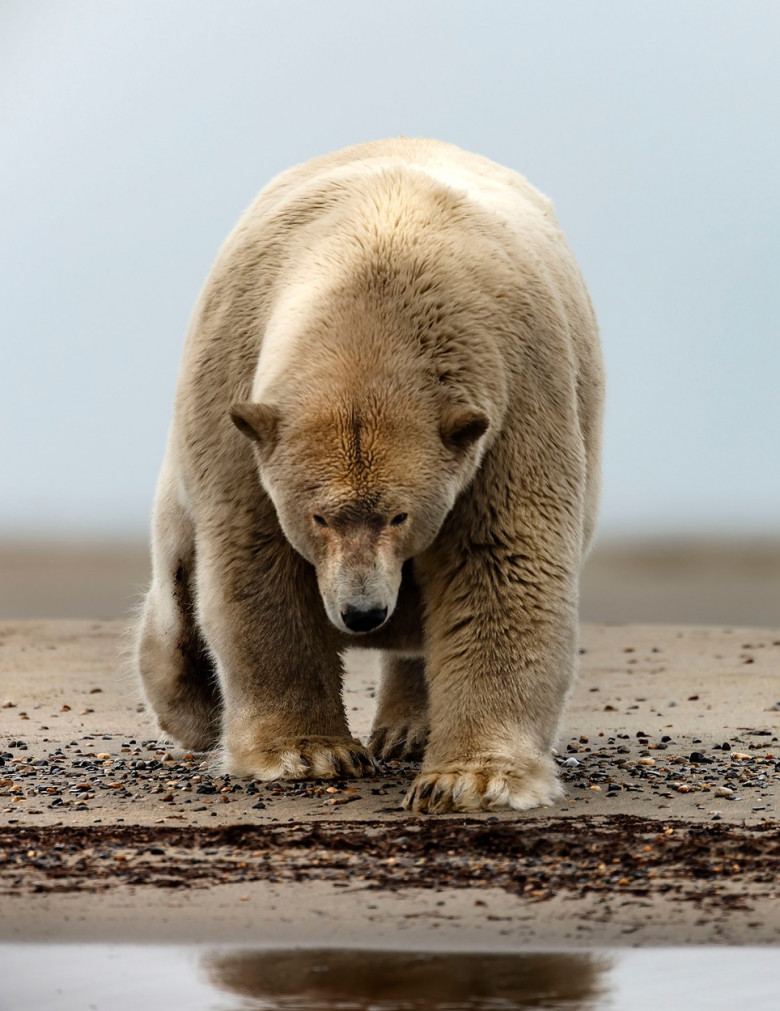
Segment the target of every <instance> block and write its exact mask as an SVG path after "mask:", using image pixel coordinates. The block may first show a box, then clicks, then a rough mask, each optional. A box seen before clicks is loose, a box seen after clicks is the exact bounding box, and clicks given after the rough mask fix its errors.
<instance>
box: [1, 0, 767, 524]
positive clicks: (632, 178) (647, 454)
mask: <svg viewBox="0 0 780 1011" xmlns="http://www.w3.org/2000/svg"><path fill="white" fill-rule="evenodd" d="M778 52H780V4H778V3H777V2H776V0H763V2H762V0H751V2H750V3H735V2H733V0H727V2H725V0H707V2H693V0H654V2H653V3H652V4H648V3H646V2H644V0H643V2H637V0H588V2H587V3H583V2H581V0H543V2H538V0H534V2H525V0H470V2H464V0H393V2H385V0H372V2H371V3H366V2H365V0H359V2H356V0H305V2H302V0H221V2H219V3H214V2H212V0H133V2H132V3H115V2H110V0H5V2H3V3H0V145H1V147H2V157H0V229H1V230H2V232H1V234H2V241H1V242H0V258H1V261H0V334H1V338H0V339H1V340H2V360H1V364H0V418H1V419H2V440H1V441H0V474H2V495H1V496H0V536H8V535H12V534H17V533H28V534H48V535H54V534H58V533H62V532H65V533H72V534H82V535H84V534H86V535H90V534H95V535H105V534H112V533H129V534H136V535H137V534H139V533H140V534H143V532H144V531H145V528H146V525H147V522H148V514H149V509H150V503H151V498H152V494H153V490H154V483H155V478H156V471H157V468H158V466H159V463H160V460H161V456H162V451H163V446H164V442H165V434H166V428H167V425H168V421H169V417H170V410H171V402H172V396H173V388H174V383H175V378H176V372H177V368H178V358H179V353H180V348H181V341H182V338H183V334H184V330H185V327H186V324H187V318H188V316H189V313H190V310H191V308H192V305H193V303H194V301H195V298H196V295H197V292H198V290H199V288H200V285H201V284H202V282H203V279H204V277H205V274H206V272H207V270H208V268H209V265H210V263H211V261H212V260H213V258H214V256H215V254H216V251H217V248H218V246H219V244H220V243H221V241H222V239H223V238H224V237H225V235H226V234H227V232H228V231H229V229H230V228H231V227H232V226H233V224H234V222H235V220H236V218H237V217H238V215H239V214H240V212H241V211H242V209H243V208H244V207H245V206H246V205H247V204H248V203H249V201H250V200H251V198H252V197H253V195H254V194H255V192H256V191H257V190H258V189H259V188H260V187H261V186H262V185H264V183H265V182H267V181H268V180H269V179H270V178H271V176H273V175H274V174H275V173H276V172H278V171H280V170H281V169H283V168H285V167H287V166H288V165H291V164H293V163H295V162H299V161H302V160H305V159H307V158H309V157H311V156H313V155H316V154H321V153H324V152H326V151H329V150H333V149H336V148H339V147H342V146H344V145H346V144H351V143H356V142H358V141H361V140H367V139H371V138H378V137H384V136H392V135H395V134H399V133H404V134H408V135H415V136H433V137H440V138H442V139H445V140H449V141H453V142H455V143H457V144H460V145H462V146H463V147H466V148H469V149H472V150H474V151H478V152H480V153H481V154H485V155H487V156H488V157H491V158H494V159H495V160H497V161H500V162H503V163H505V164H507V165H510V166H511V167H512V168H515V169H517V170H518V171H520V172H522V173H523V174H524V175H526V176H527V177H528V178H529V179H530V180H531V182H533V183H534V184H535V185H536V186H537V187H538V188H539V189H541V190H542V191H543V192H545V193H547V194H548V195H549V196H550V197H552V198H553V200H554V201H555V204H556V207H557V210H558V215H559V217H560V219H561V222H562V224H563V226H564V229H565V231H566V233H567V235H568V237H569V240H570V243H571V245H572V246H573V248H574V250H575V252H576V254H577V257H578V259H579V261H580V265H581V266H582V269H583V271H584V273H585V276H586V279H587V280H588V282H589V285H590V288H591V292H592V294H593V297H594V301H595V304H596V309H597V312H598V314H599V318H600V321H601V327H602V333H603V339H604V347H605V353H606V361H607V368H608V379H609V391H608V413H607V425H606V456H605V470H604V501H603V511H602V524H601V530H602V533H604V534H605V535H606V534H610V533H635V534H653V533H658V532H668V531H679V532H683V533H685V532H710V531H719V530H720V531H724V532H746V531H748V530H750V529H751V528H754V527H755V528H759V529H761V530H763V531H768V530H772V529H775V530H776V529H777V523H778V519H779V518H780V448H778V442H779V437H780V340H779V339H778V337H779V336H780V334H778V329H779V326H778V324H779V323H780V266H779V265H780V199H779V198H778V192H779V187H778V182H777V175H778V165H780V60H778V58H777V54H778Z"/></svg>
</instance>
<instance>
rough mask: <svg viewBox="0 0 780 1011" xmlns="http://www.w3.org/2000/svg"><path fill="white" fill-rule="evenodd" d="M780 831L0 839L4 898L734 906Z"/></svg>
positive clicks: (441, 824)
mask: <svg viewBox="0 0 780 1011" xmlns="http://www.w3.org/2000/svg"><path fill="white" fill-rule="evenodd" d="M778 860H780V828H778V826H777V824H776V823H765V824H764V825H761V826H751V827H745V826H737V825H733V824H732V825H730V824H727V823H717V824H704V823H691V822H683V821H665V822H660V821H657V820H652V819H643V818H637V817H633V816H628V815H616V816H612V817H608V818H578V819H576V820H575V819H566V820H563V821H562V820H557V821H551V820H550V819H535V820H524V821H520V822H496V823H491V824H486V823H485V822H484V821H477V820H469V819H448V820H446V821H433V820H430V819H410V820H408V821H405V822H402V823H398V822H396V823H387V822H354V821H349V822H331V823H327V824H323V823H311V822H301V823H286V824H284V825H234V826H227V827H222V828H219V827H215V828H211V827H205V828H196V827H192V828H189V829H188V828H182V827H175V826H148V827H146V826H118V825H116V826H100V827H97V826H89V827H75V826H70V827H64V826H54V827H48V828H33V827H26V826H25V827H19V828H16V829H14V831H8V830H7V831H5V832H0V892H2V893H4V894H19V893H22V892H27V893H29V892H30V891H33V892H47V893H49V892H74V891H91V892H94V891H103V890H105V889H107V888H110V887H113V886H115V885H117V884H129V885H138V886H140V885H144V886H151V887H158V888H175V887H207V886H211V885H214V884H225V883H237V882H251V881H271V882H282V881H308V880H320V881H331V882H339V883H342V884H349V885H352V886H353V887H358V888H367V889H368V888H371V889H374V888H379V889H386V890H393V891H396V890H398V889H401V888H443V887H451V888H462V887H477V888H479V887H500V888H503V889H505V890H506V891H509V892H512V893H515V894H522V895H525V896H527V897H528V898H530V899H532V900H535V901H543V900H545V899H549V898H551V897H552V896H553V895H555V894H556V893H558V892H567V893H576V894H577V895H584V894H588V893H589V892H595V893H599V894H604V893H621V894H626V895H634V896H641V895H648V894H651V893H664V894H668V895H670V896H671V897H673V898H678V899H688V900H694V901H701V902H706V901H709V900H718V901H721V902H723V903H726V904H729V905H732V906H733V905H739V904H741V903H744V896H743V895H742V894H737V895H734V894H728V892H729V890H730V889H733V887H734V886H737V888H738V889H740V890H744V887H745V886H748V885H749V886H750V891H749V898H750V899H755V898H759V897H763V896H768V895H771V894H772V893H773V892H775V891H776V889H777V884H776V867H777V866H778Z"/></svg>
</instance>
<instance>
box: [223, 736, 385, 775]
mask: <svg viewBox="0 0 780 1011" xmlns="http://www.w3.org/2000/svg"><path fill="white" fill-rule="evenodd" d="M226 766H227V769H228V771H229V772H231V773H233V774H234V775H244V776H252V777H254V778H255V779H262V780H274V779H345V778H360V777H362V776H372V775H374V774H375V773H376V764H375V762H374V759H373V758H372V757H371V755H370V754H369V753H368V751H367V750H366V749H365V748H364V747H363V745H362V744H361V743H360V742H359V741H356V740H351V739H349V738H327V737H316V738H315V737H312V738H300V739H297V740H293V741H283V742H279V744H277V745H275V746H274V747H268V746H265V747H261V748H257V749H255V750H254V751H252V752H251V754H248V755H243V756H240V757H239V756H235V755H233V756H231V755H228V756H227V758H226Z"/></svg>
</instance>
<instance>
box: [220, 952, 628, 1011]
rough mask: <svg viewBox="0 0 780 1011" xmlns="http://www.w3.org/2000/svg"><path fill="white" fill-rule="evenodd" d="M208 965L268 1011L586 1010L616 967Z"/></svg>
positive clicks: (556, 962) (514, 961)
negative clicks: (606, 975) (330, 1010)
mask: <svg viewBox="0 0 780 1011" xmlns="http://www.w3.org/2000/svg"><path fill="white" fill-rule="evenodd" d="M202 965H203V967H204V968H205V970H206V972H207V973H208V976H209V979H210V981H211V983H212V984H213V985H214V986H216V987H219V988H221V989H222V990H227V991H228V992H230V993H232V994H236V995H238V996H240V997H243V998H250V999H251V1003H248V1004H245V1003H243V1002H242V1005H241V1006H242V1007H246V1008H251V1007H255V1006H256V1007H258V1008H264V1009H269V1011H271V1009H274V1008H296V1009H300V1011H309V1009H318V1011H325V1009H328V1008H339V1009H344V1011H391V1009H393V1011H394V1009H399V1011H400V1009H407V1008H408V1009H414V1011H418V1009H419V1011H435V1009H445V1008H446V1009H447V1011H461V1009H462V1011H499V1009H500V1011H512V1009H520V1008H545V1009H548V1011H555V1009H558V1008H560V1009H561V1011H564V1009H565V1011H588V1009H592V1008H594V1007H596V1006H597V1005H596V1003H595V1002H596V1001H597V1000H598V998H600V997H602V996H604V992H605V990H604V983H603V974H604V972H605V971H608V970H609V969H610V968H611V966H610V962H609V961H608V960H607V959H606V958H604V957H603V956H600V955H593V954H589V953H573V952H559V953H553V954H533V953H528V954H522V955H513V954H501V955H491V954H475V953H458V952H449V953H437V954H431V953H427V954H415V953H411V952H397V951H395V952H394V951H370V950H364V951H354V950H352V951H347V950H298V951H295V950H293V951H290V950H289V949H288V950H282V951H239V952H227V953H225V952H223V953H213V952H209V953H206V954H205V955H204V956H203V962H202ZM255 1002H257V1003H256V1004H255Z"/></svg>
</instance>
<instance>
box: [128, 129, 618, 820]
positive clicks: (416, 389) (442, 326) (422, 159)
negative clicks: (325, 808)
mask: <svg viewBox="0 0 780 1011" xmlns="http://www.w3.org/2000/svg"><path fill="white" fill-rule="evenodd" d="M602 399H603V379H602V367H601V358H600V352H599V343H598V333H597V327H596V321H595V318H594V314H593V311H592V308H591V303H590V300H589V298H588V294H587V291H586V289H585V285H584V283H583V281H582V278H581V275H580V273H579V270H578V269H577V266H576V264H575V262H574V259H573V257H572V254H571V252H570V251H569V249H568V247H567V245H566V243H565V241H564V238H563V236H562V234H561V232H560V229H559V227H558V224H557V222H556V219H555V216H554V213H553V210H552V206H551V204H550V203H549V201H547V199H546V198H544V197H543V196H542V195H541V194H539V193H538V192H537V191H536V190H535V189H533V188H532V187H531V186H530V185H529V184H528V183H527V182H526V181H525V180H524V179H523V178H522V177H520V176H518V175H517V174H515V173H514V172H511V171H509V170H508V169H505V168H502V167H500V166H498V165H495V164H494V163H492V162H490V161H487V160H486V159H484V158H480V157H478V156H476V155H472V154H468V153H466V152H464V151H461V150H459V149H458V148H456V147H453V146H451V145H447V144H442V143H439V142H435V141H417V140H406V139H399V140H392V141H381V142H376V143H372V144H366V145H362V146H359V147H355V148H350V149H347V150H345V151H341V152H338V153H336V154H333V155H329V156H327V157H324V158H318V159H315V160H313V161H311V162H309V163H307V164H305V165H302V166H298V167H296V168H294V169H291V170H290V171H288V172H285V173H283V174H282V175H281V176H279V177H278V178H277V179H275V180H274V181H273V182H272V183H271V184H270V185H269V186H268V187H266V189H265V190H263V191H262V192H261V194H260V195H259V197H258V198H257V200H256V201H255V202H254V204H252V206H251V207H250V208H249V210H248V211H247V212H246V213H245V215H244V216H243V218H242V219H241V221H240V222H239V224H238V226H237V227H236V229H235V230H234V232H233V233H232V235H231V236H230V237H229V238H228V240H227V242H226V243H225V245H224V246H223V248H222V250H221V251H220V254H219V257H218V259H217V262H216V264H215V266H214V268H213V270H212V272H211V275H210V277H209V279H208V280H207V282H206V285H205V288H204V290H203V292H202V294H201V296H200V299H199V301H198V303H197V306H196V309H195V312H194V315H193V319H192V323H191V326H190V330H189V333H188V336H187V340H186V345H185V349H184V356H183V362H182V368H181V374H180V379H179V385H178V391H177V395H176V405H175V412H174V419H173V425H172V427H171V432H170V438H169V443H168V449H167V453H166V457H165V462H164V464H163V469H162V474H161V477H160V483H159V488H158V493H157V499H156V503H155V508H154V516H153V528H154V530H153V566H154V577H153V582H152V585H151V588H150V590H149V593H148V597H147V601H146V606H145V610H144V614H143V618H142V620H141V623H140V629H139V634H138V640H137V642H138V648H137V659H138V667H139V671H140V675H141V678H142V681H143V684H144V687H145V691H146V694H147V697H148V699H149V701H150V703H151V704H152V706H153V708H154V709H155V711H156V713H157V715H158V718H159V722H160V725H161V727H162V728H163V729H164V730H165V731H166V732H167V733H169V734H170V735H171V736H172V737H173V738H174V739H175V740H177V741H178V742H179V743H181V744H182V745H183V746H185V747H188V748H198V749H205V748H211V747H214V746H216V745H217V744H218V743H221V747H222V749H223V754H224V760H225V763H226V766H227V769H228V770H229V771H231V772H234V773H237V774H248V775H254V776H257V777H259V778H263V779H272V778H276V777H282V776H288V777H301V776H336V775H344V774H351V775H361V774H363V773H364V772H365V771H367V770H369V769H370V768H371V767H372V761H373V758H372V754H373V755H375V756H377V757H379V758H383V759H386V758H394V757H395V758H404V757H422V759H423V765H422V770H421V773H420V775H419V776H418V778H417V779H416V781H415V782H414V784H413V785H412V788H411V790H410V792H409V794H408V796H407V799H406V802H405V803H406V805H407V806H408V807H410V808H411V809H413V810H421V811H426V810H427V811H431V812H437V811H446V810H450V809H456V810H471V809H477V808H493V807H502V806H507V807H511V808H515V809H517V810H521V809H524V808H529V807H533V806H536V805H540V804H549V803H551V802H552V801H554V800H555V798H556V797H558V796H559V795H560V793H561V790H560V787H559V784H558V781H557V777H556V773H555V767H554V763H553V760H552V757H551V747H552V745H553V742H554V738H555V734H556V729H557V725H558V721H559V718H560V715H561V711H562V708H563V705H564V701H565V698H566V694H567V691H568V689H569V687H570V685H571V682H572V677H573V672H574V664H575V654H576V642H577V585H578V575H579V570H580V566H581V563H582V560H583V557H584V555H585V552H586V551H587V548H588V545H589V543H590V539H591V535H592V531H593V526H594V522H595V516H596V508H597V500H598V494H599V455H600V428H601V413H602ZM355 615H357V616H358V619H360V620H365V621H370V622H374V623H375V624H377V625H378V627H376V629H375V630H374V631H370V632H367V633H366V634H363V635H360V636H359V637H357V638H356V636H355V635H353V634H351V633H350V631H349V628H348V624H349V622H350V621H352V620H354V616H355ZM366 616H367V617H366ZM345 623H346V624H345ZM358 643H359V644H360V645H363V646H369V647H376V648H379V649H382V650H384V651H385V659H384V666H383V681H382V685H381V688H380V693H379V704H378V710H377V716H376V721H375V725H374V729H373V732H372V735H371V739H370V742H369V747H370V750H369V749H366V748H365V747H363V745H362V744H360V742H358V741H356V740H354V739H353V738H352V737H351V735H350V732H349V729H348V726H347V721H346V717H345V712H344V707H343V704H342V699H341V676H342V665H341V653H342V652H343V650H344V648H345V647H346V646H348V645H354V644H358Z"/></svg>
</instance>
